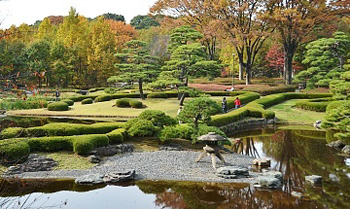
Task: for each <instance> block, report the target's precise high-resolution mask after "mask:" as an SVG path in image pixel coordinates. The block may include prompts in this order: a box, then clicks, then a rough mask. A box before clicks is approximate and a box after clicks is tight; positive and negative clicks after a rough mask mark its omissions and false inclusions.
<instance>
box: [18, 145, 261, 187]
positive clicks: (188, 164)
mask: <svg viewBox="0 0 350 209" xmlns="http://www.w3.org/2000/svg"><path fill="white" fill-rule="evenodd" d="M199 154H200V152H195V151H156V152H134V153H127V154H121V155H115V156H112V157H108V158H105V160H104V163H103V164H102V165H98V166H95V167H94V168H92V169H87V170H57V171H50V172H46V171H45V172H44V171H40V172H26V173H23V174H18V175H14V177H18V178H50V179H51V178H68V179H70V178H73V179H75V178H77V177H80V176H83V175H87V174H96V173H100V174H105V173H107V172H113V171H125V170H131V169H134V170H135V171H136V178H137V179H138V180H141V179H144V180H175V181H198V182H203V181H206V182H246V183H251V182H252V181H253V180H254V178H255V177H256V176H257V174H256V173H254V172H250V178H245V179H223V178H220V177H217V176H216V175H215V174H214V171H215V170H214V169H213V168H212V164H211V158H210V157H209V156H208V157H204V158H203V159H202V160H201V161H200V162H199V163H196V162H194V160H195V159H196V158H197V156H198V155H199ZM223 156H224V159H225V160H226V162H227V164H228V165H236V166H242V167H249V166H250V165H252V161H253V158H252V157H248V156H243V155H238V154H224V155H223ZM222 166H224V164H223V163H222V162H221V161H219V160H218V159H217V167H222Z"/></svg>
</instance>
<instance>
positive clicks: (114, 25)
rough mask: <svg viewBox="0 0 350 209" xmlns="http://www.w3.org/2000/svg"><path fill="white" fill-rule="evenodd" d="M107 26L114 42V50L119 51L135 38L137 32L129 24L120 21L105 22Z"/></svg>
mask: <svg viewBox="0 0 350 209" xmlns="http://www.w3.org/2000/svg"><path fill="white" fill-rule="evenodd" d="M105 21H106V22H107V23H108V24H109V25H110V29H111V31H112V33H113V34H114V38H115V41H116V44H117V46H116V48H117V49H116V50H117V51H121V49H122V48H123V45H124V44H125V43H126V42H128V41H131V40H133V39H135V38H136V36H137V32H136V30H135V29H134V27H132V26H131V25H130V24H126V23H124V22H121V21H115V20H105Z"/></svg>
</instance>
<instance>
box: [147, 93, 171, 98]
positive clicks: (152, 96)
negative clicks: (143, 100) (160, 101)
mask: <svg viewBox="0 0 350 209" xmlns="http://www.w3.org/2000/svg"><path fill="white" fill-rule="evenodd" d="M147 98H164V99H166V98H168V94H166V93H163V92H152V93H149V94H148V95H147Z"/></svg>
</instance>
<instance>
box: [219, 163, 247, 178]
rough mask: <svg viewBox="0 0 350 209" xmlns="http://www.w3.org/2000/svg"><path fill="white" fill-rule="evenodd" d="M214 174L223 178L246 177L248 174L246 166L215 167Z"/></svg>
mask: <svg viewBox="0 0 350 209" xmlns="http://www.w3.org/2000/svg"><path fill="white" fill-rule="evenodd" d="M215 174H216V175H217V176H219V177H221V178H225V179H235V178H246V177H248V176H249V172H248V168H243V167H238V166H224V167H220V168H218V169H216V172H215Z"/></svg>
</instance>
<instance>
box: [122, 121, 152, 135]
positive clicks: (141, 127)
mask: <svg viewBox="0 0 350 209" xmlns="http://www.w3.org/2000/svg"><path fill="white" fill-rule="evenodd" d="M128 122H129V121H128ZM126 128H127V131H128V134H129V135H130V136H134V137H145V136H154V135H155V134H156V132H157V131H158V128H157V127H156V126H154V125H153V123H152V122H151V121H149V120H142V119H136V120H132V124H127V125H126Z"/></svg>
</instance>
